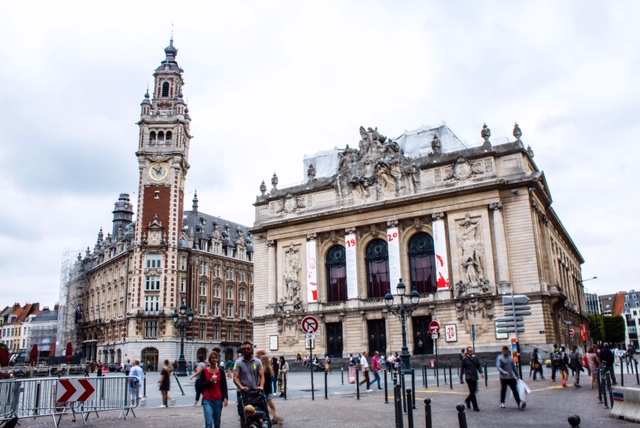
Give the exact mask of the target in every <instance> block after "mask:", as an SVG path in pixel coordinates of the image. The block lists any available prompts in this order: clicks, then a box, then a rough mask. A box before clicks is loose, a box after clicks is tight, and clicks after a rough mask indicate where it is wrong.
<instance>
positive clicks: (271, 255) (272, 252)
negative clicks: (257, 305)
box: [267, 239, 278, 306]
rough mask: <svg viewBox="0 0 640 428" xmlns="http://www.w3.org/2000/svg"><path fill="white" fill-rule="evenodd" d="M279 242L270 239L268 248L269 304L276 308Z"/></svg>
mask: <svg viewBox="0 0 640 428" xmlns="http://www.w3.org/2000/svg"><path fill="white" fill-rule="evenodd" d="M277 245H278V244H277V242H276V240H275V239H268V240H267V246H268V247H269V250H268V254H267V260H268V261H267V266H268V272H267V304H268V305H269V306H275V304H276V302H277V297H278V296H277V293H276V272H277V269H276V248H277Z"/></svg>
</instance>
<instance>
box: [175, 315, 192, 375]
mask: <svg viewBox="0 0 640 428" xmlns="http://www.w3.org/2000/svg"><path fill="white" fill-rule="evenodd" d="M191 324H193V309H189V312H188V313H187V305H186V304H185V303H183V304H182V305H180V313H179V314H178V310H177V309H175V310H174V311H173V325H174V326H175V327H176V328H177V329H178V330H180V358H178V373H176V375H178V376H186V375H187V362H186V361H185V359H184V332H185V331H187V329H188V328H189V327H191Z"/></svg>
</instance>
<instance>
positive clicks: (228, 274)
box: [227, 267, 233, 280]
mask: <svg viewBox="0 0 640 428" xmlns="http://www.w3.org/2000/svg"><path fill="white" fill-rule="evenodd" d="M232 279H233V268H232V267H228V268H227V280H232Z"/></svg>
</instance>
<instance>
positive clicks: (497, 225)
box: [489, 202, 511, 291]
mask: <svg viewBox="0 0 640 428" xmlns="http://www.w3.org/2000/svg"><path fill="white" fill-rule="evenodd" d="M489 209H490V210H491V211H492V213H493V216H492V220H493V239H494V241H495V246H496V248H495V254H496V257H495V260H496V263H497V265H496V266H497V272H496V273H497V275H496V276H497V282H498V288H500V287H502V286H503V285H504V284H506V283H510V282H511V279H510V278H511V275H510V274H509V252H508V251H507V235H506V231H505V229H504V219H503V217H502V203H501V202H494V203H491V204H489ZM498 291H500V289H498Z"/></svg>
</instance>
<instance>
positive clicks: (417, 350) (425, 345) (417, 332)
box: [409, 316, 433, 355]
mask: <svg viewBox="0 0 640 428" xmlns="http://www.w3.org/2000/svg"><path fill="white" fill-rule="evenodd" d="M411 320H412V322H413V355H424V354H433V339H431V334H429V323H430V322H431V316H426V317H413V318H411ZM421 342H422V346H419V345H420V343H421ZM409 346H411V345H409Z"/></svg>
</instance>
